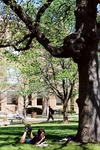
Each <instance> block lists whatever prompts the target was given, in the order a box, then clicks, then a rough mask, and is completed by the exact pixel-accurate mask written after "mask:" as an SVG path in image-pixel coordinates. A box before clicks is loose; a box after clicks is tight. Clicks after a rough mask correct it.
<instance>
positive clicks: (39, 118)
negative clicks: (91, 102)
mask: <svg viewBox="0 0 100 150" xmlns="http://www.w3.org/2000/svg"><path fill="white" fill-rule="evenodd" d="M77 117H78V115H77V114H75V115H70V116H69V120H71V119H73V118H76V119H77ZM58 120H60V121H62V120H63V118H62V116H57V117H56V115H54V121H58ZM50 121H52V120H51V119H50V120H49V122H50ZM41 122H47V117H46V116H45V117H43V116H37V117H35V118H31V116H27V117H26V119H25V121H24V123H25V124H26V123H30V124H31V123H41ZM17 124H23V123H22V120H18V119H12V120H9V116H8V117H7V118H6V117H4V118H3V119H0V126H8V125H17Z"/></svg>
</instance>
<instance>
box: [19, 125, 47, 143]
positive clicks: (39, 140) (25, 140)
mask: <svg viewBox="0 0 100 150" xmlns="http://www.w3.org/2000/svg"><path fill="white" fill-rule="evenodd" d="M27 133H30V137H29V138H26V136H27ZM37 133H38V134H37V135H35V136H33V133H32V127H31V125H29V124H28V125H26V126H25V131H24V134H23V135H22V137H21V139H20V141H19V142H20V143H27V144H35V145H39V144H42V143H43V142H44V141H45V131H44V129H38V132H37Z"/></svg>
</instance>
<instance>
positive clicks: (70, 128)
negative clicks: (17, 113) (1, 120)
mask: <svg viewBox="0 0 100 150" xmlns="http://www.w3.org/2000/svg"><path fill="white" fill-rule="evenodd" d="M77 124H78V122H77V120H71V121H70V123H69V124H62V123H61V122H60V121H54V122H48V123H47V122H46V123H39V124H32V129H33V133H34V134H36V132H37V130H38V128H44V129H45V131H46V143H48V144H49V146H47V147H43V148H42V147H36V146H35V145H32V144H20V143H19V138H20V137H21V135H22V134H23V131H24V125H17V126H15V125H14V126H5V127H0V150H39V149H40V150H41V149H43V150H100V144H86V145H82V144H80V143H75V142H72V141H70V142H53V140H55V139H61V138H63V137H65V136H67V135H75V134H76V132H77Z"/></svg>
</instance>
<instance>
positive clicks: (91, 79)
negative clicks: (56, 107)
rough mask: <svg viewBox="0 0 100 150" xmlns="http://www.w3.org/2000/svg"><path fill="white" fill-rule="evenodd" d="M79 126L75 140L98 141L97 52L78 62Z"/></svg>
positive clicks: (98, 87) (99, 107)
mask: <svg viewBox="0 0 100 150" xmlns="http://www.w3.org/2000/svg"><path fill="white" fill-rule="evenodd" d="M78 106H79V126H78V133H77V136H76V139H77V141H80V142H83V143H87V142H97V141H98V142H100V84H99V76H98V58H97V53H96V52H94V53H93V54H92V58H91V61H89V63H87V64H79V100H78Z"/></svg>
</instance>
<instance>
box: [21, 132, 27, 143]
mask: <svg viewBox="0 0 100 150" xmlns="http://www.w3.org/2000/svg"><path fill="white" fill-rule="evenodd" d="M26 135H27V132H26V131H25V132H24V134H23V135H22V137H21V139H20V141H19V142H20V143H24V142H25V139H26Z"/></svg>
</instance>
